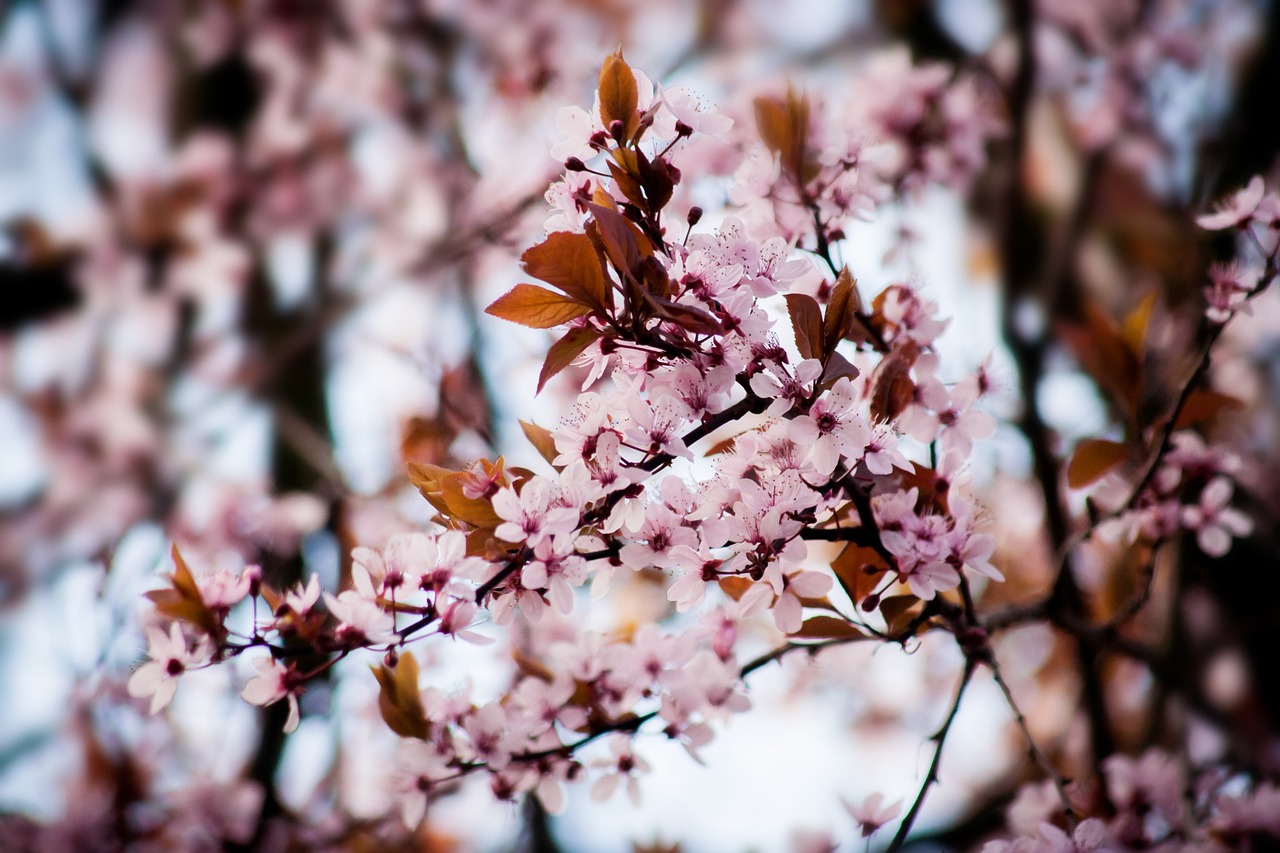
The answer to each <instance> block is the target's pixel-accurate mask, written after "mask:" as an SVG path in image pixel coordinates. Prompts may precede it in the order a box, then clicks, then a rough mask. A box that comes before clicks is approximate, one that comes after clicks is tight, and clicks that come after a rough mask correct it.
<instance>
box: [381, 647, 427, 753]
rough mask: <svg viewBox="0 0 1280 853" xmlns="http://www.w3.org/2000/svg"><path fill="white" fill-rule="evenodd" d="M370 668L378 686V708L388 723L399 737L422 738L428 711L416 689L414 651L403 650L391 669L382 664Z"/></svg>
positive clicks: (416, 677) (416, 678)
mask: <svg viewBox="0 0 1280 853" xmlns="http://www.w3.org/2000/svg"><path fill="white" fill-rule="evenodd" d="M369 668H370V669H371V670H373V675H374V677H375V678H377V679H378V685H379V686H380V687H381V691H380V692H379V694H378V711H379V712H380V713H381V714H382V719H383V721H385V722H386V724H387V727H388V728H390V729H391V731H393V732H395V733H396V734H398V735H400V737H413V738H425V737H426V736H427V730H428V723H427V715H426V712H425V711H424V710H423V707H422V696H421V694H420V693H419V692H418V662H417V660H415V659H414V657H413V653H412V652H409V651H402V652H401V653H400V660H399V662H398V663H397V664H396V666H395V668H394V669H392V668H390V667H388V666H386V665H385V664H384V665H382V666H379V667H372V666H371V667H369Z"/></svg>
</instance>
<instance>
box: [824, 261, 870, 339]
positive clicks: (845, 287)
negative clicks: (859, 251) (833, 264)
mask: <svg viewBox="0 0 1280 853" xmlns="http://www.w3.org/2000/svg"><path fill="white" fill-rule="evenodd" d="M860 310H862V300H861V298H860V297H859V296H858V285H857V282H855V281H854V280H853V276H852V275H851V274H850V273H849V268H848V267H845V268H844V269H842V270H840V275H839V276H837V277H836V285H835V287H834V288H832V290H831V298H830V299H829V300H827V316H826V317H824V318H823V321H822V339H823V349H824V351H825V352H828V353H832V352H835V351H836V344H838V343H840V341H841V340H842V339H843V338H847V337H851V336H852V335H853V333H854V331H855V329H854V325H855V324H854V318H855V317H856V316H857V314H858V312H859V311H860Z"/></svg>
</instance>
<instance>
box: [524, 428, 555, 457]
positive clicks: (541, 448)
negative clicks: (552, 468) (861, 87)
mask: <svg viewBox="0 0 1280 853" xmlns="http://www.w3.org/2000/svg"><path fill="white" fill-rule="evenodd" d="M520 429H522V430H524V437H525V438H527V439H529V443H530V444H532V445H533V447H534V449H535V450H537V451H538V454H539V455H540V456H542V458H543V459H545V460H547V462H549V463H551V464H555V460H556V457H557V456H559V455H560V453H559V451H557V450H556V441H555V439H554V438H552V437H551V431H550V430H548V429H547V428H546V427H540V426H538V425H537V424H535V423H532V422H530V421H520Z"/></svg>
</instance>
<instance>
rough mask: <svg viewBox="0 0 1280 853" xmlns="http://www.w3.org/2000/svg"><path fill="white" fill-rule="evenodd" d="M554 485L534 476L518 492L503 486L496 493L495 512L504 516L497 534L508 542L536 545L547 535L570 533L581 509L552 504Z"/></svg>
mask: <svg viewBox="0 0 1280 853" xmlns="http://www.w3.org/2000/svg"><path fill="white" fill-rule="evenodd" d="M552 498H553V493H552V485H551V482H550V481H549V480H547V479H546V478H545V477H534V478H533V479H532V480H529V481H528V482H527V483H525V484H524V488H523V489H522V490H521V491H520V493H519V494H516V492H515V490H514V489H503V490H501V491H500V492H498V493H497V494H496V495H494V496H493V511H494V512H495V513H497V514H498V517H499V518H501V519H503V523H502V524H499V525H498V527H497V528H496V529H495V530H494V535H496V536H497V537H498V538H499V539H505V540H506V541H508V542H520V543H523V544H525V545H527V546H529V547H533V546H535V545H537V544H538V543H539V542H541V541H542V540H543V539H544V538H545V537H547V536H553V535H555V534H557V533H570V532H572V530H573V528H574V527H575V526H576V525H577V523H578V512H577V511H576V510H573V509H570V508H569V507H553V506H552V505H551V501H552Z"/></svg>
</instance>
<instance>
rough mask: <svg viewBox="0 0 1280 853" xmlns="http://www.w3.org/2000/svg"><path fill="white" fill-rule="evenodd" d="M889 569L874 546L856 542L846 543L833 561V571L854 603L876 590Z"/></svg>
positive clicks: (859, 602)
mask: <svg viewBox="0 0 1280 853" xmlns="http://www.w3.org/2000/svg"><path fill="white" fill-rule="evenodd" d="M887 570H888V566H886V565H885V563H884V558H883V557H881V556H880V555H879V554H878V553H877V552H876V550H875V549H874V548H868V547H866V546H864V545H859V544H857V543H856V542H850V543H849V544H847V545H845V546H844V549H843V550H842V551H841V552H840V553H839V554H838V555H837V556H836V558H835V559H834V560H832V561H831V571H832V572H834V573H835V576H836V580H838V581H840V586H841V587H843V588H844V591H845V594H846V595H848V596H849V600H850V601H852V602H853V603H854V604H861V603H862V600H863V599H864V598H866V597H867V596H868V595H870V594H871V593H873V592H875V589H876V586H877V585H879V583H880V578H881V576H882V575H883V574H884V573H885V572H886V571H887Z"/></svg>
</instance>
